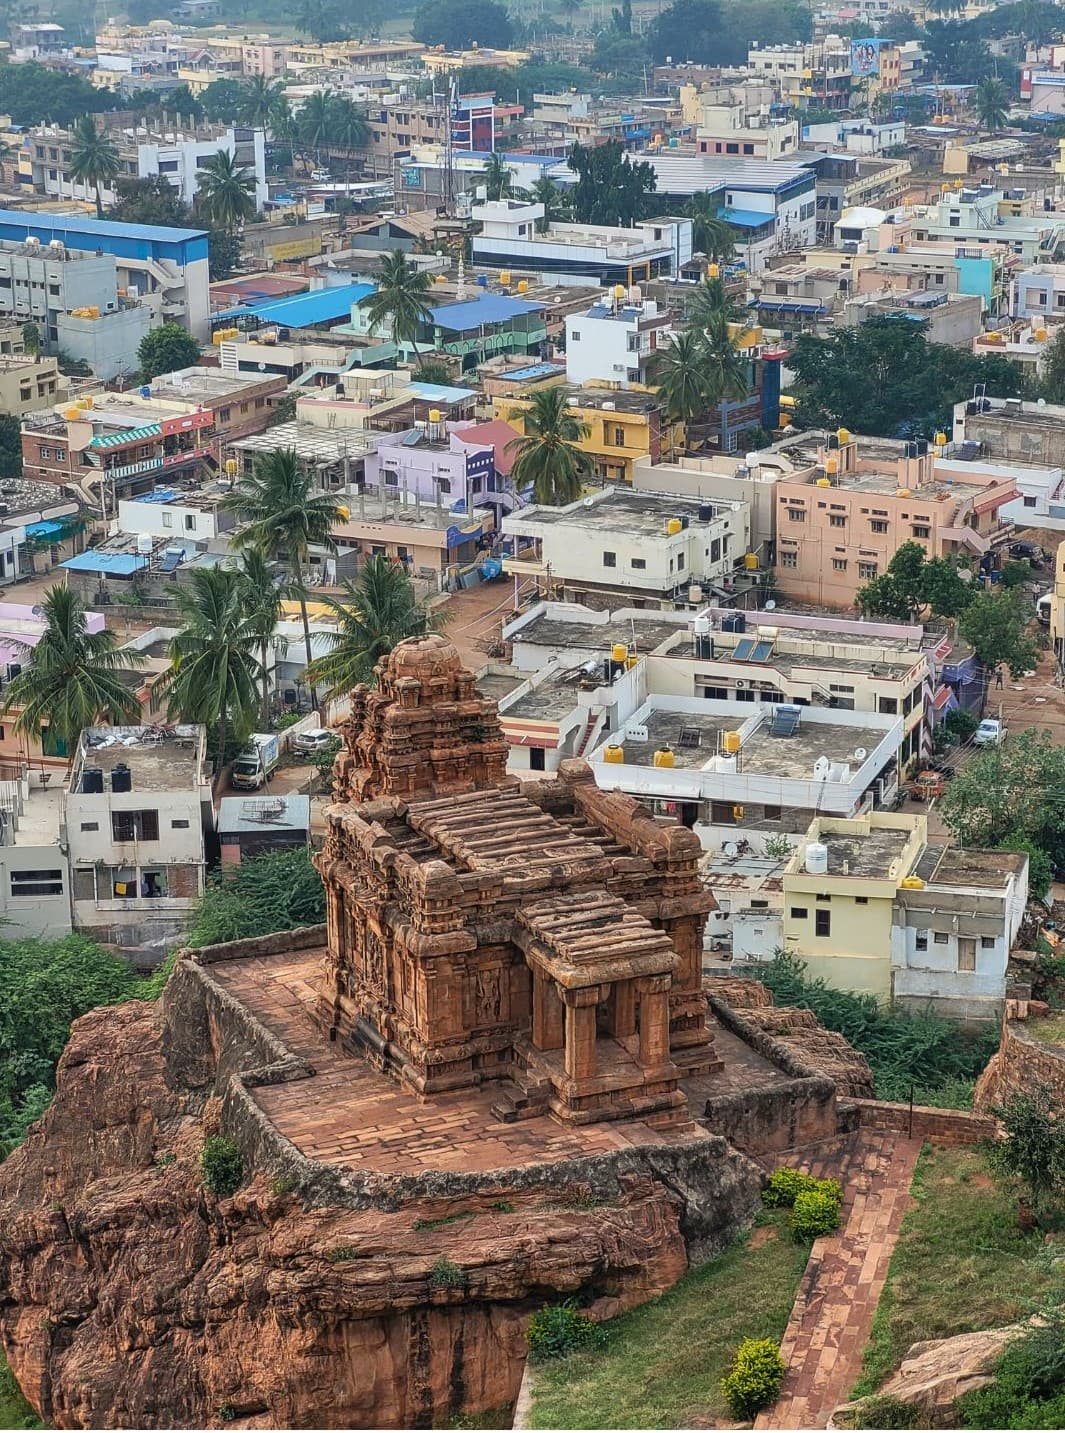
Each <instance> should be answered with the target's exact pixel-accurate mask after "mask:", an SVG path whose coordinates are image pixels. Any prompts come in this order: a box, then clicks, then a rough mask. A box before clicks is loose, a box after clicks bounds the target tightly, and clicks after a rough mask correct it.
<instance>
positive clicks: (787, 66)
mask: <svg viewBox="0 0 1065 1433" xmlns="http://www.w3.org/2000/svg"><path fill="white" fill-rule="evenodd" d="M747 74H748V75H750V76H752V77H753V78H755V79H759V80H765V81H768V82H769V83H770V84H771V85H772V86H773V88H774V91H775V92H776V94H777V95H778V96H779V98H780V99H781V101H783V102H784V103H785V104H789V105H791V106H792V107H793V108H794V109H796V110H802V109H806V108H808V107H813V108H817V109H833V110H843V109H846V108H847V106H848V105H849V103H850V97H851V83H852V67H851V51H850V42H849V41H848V40H844V39H842V38H841V37H840V36H839V35H829V36H828V37H827V38H826V39H824V40H816V41H806V42H803V41H798V42H796V43H794V44H786V45H758V44H756V45H753V46H752V47H751V49H750V50H749V51H748V52H747Z"/></svg>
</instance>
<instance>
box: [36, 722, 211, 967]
mask: <svg viewBox="0 0 1065 1433" xmlns="http://www.w3.org/2000/svg"><path fill="white" fill-rule="evenodd" d="M170 731H172V734H167V735H164V734H162V732H161V730H160V728H158V727H143V726H139V727H89V728H87V729H86V730H85V731H83V732H82V734H81V740H80V742H79V744H78V750H77V752H76V753H75V756H74V761H73V764H72V766H71V769H70V778H69V781H68V783H67V788H66V799H65V802H64V816H63V821H64V826H65V830H66V841H67V849H68V851H69V857H70V869H71V879H72V888H73V912H74V925H75V927H76V928H77V929H78V930H81V931H84V932H85V933H86V934H87V935H91V936H92V937H93V939H95V940H99V941H102V942H103V943H104V944H107V945H111V946H115V947H117V948H118V949H119V950H121V951H123V952H124V953H128V954H130V955H131V956H133V957H134V958H135V959H139V960H142V961H144V962H146V963H149V964H155V963H157V962H158V961H159V960H161V959H162V958H163V956H164V955H165V954H166V952H167V950H168V948H169V947H170V946H171V945H172V944H173V943H174V941H175V940H177V939H179V938H180V936H181V935H182V934H183V933H184V931H185V930H186V928H187V925H188V921H189V918H190V916H191V914H192V912H193V910H194V909H195V907H196V904H197V902H198V900H199V899H200V897H201V896H202V894H203V885H204V871H205V868H206V849H205V840H204V837H205V833H206V832H207V831H208V830H210V829H211V827H212V825H213V820H214V816H213V809H212V806H211V785H210V772H209V768H208V764H207V757H206V733H205V730H204V728H203V727H202V726H178V727H174V728H171V729H170Z"/></svg>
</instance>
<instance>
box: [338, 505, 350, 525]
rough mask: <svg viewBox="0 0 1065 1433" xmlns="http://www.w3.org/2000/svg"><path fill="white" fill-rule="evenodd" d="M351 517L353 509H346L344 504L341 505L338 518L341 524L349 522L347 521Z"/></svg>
mask: <svg viewBox="0 0 1065 1433" xmlns="http://www.w3.org/2000/svg"><path fill="white" fill-rule="evenodd" d="M350 516H351V509H350V508H346V507H345V506H344V504H343V503H340V504H339V506H338V507H337V517H339V518H340V521H341V522H347V520H348V518H349V517H350Z"/></svg>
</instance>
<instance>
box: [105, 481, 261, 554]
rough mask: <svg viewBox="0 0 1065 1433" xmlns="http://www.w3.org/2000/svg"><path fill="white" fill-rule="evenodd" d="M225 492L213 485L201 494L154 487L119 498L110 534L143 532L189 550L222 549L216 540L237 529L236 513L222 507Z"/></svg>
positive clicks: (226, 494) (226, 492)
mask: <svg viewBox="0 0 1065 1433" xmlns="http://www.w3.org/2000/svg"><path fill="white" fill-rule="evenodd" d="M229 492H230V489H229V487H228V486H224V485H223V484H221V483H217V484H215V485H214V486H213V487H212V488H209V489H207V490H205V491H202V492H181V491H177V490H175V489H174V488H156V489H155V490H154V491H153V492H150V493H143V494H142V495H141V496H140V497H136V498H125V499H122V500H121V501H120V502H119V504H118V516H117V517H116V518H115V521H114V524H113V532H112V535H117V534H119V533H125V534H127V535H128V536H131V537H136V536H137V534H138V533H146V534H147V535H148V536H150V537H153V538H156V539H157V540H159V541H167V542H171V543H175V544H182V543H183V544H185V545H187V546H188V547H190V548H201V549H203V548H206V549H208V550H212V549H215V550H218V549H220V548H224V547H225V546H226V545H227V544H226V543H224V542H222V543H219V539H221V538H223V537H224V535H225V534H226V533H231V532H232V531H233V530H234V528H235V527H236V526H237V517H236V514H235V513H233V512H230V511H229V510H228V509H227V508H226V507H225V499H226V497H227V496H228V495H229Z"/></svg>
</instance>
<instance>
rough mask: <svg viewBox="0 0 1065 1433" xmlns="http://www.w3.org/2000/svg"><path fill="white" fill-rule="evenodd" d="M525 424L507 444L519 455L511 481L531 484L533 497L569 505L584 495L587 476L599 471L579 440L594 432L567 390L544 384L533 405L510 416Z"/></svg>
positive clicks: (508, 450)
mask: <svg viewBox="0 0 1065 1433" xmlns="http://www.w3.org/2000/svg"><path fill="white" fill-rule="evenodd" d="M508 418H509V421H511V422H513V421H514V420H515V419H517V420H519V421H522V422H523V423H524V429H525V431H524V434H523V436H522V437H520V438H514V439H512V440H511V442H509V443H508V444H507V452H508V453H509V452H510V451H511V450H513V451H514V452H516V453H517V457H516V458H515V459H514V464H513V467H512V468H511V479H512V481H513V482H514V484H515V485H516V486H517V487H525V486H526V485H529V484H531V486H532V493H533V501H534V502H537V503H544V504H546V505H547V506H550V507H564V506H565V505H566V503H572V502H576V501H577V499H578V498H579V497H580V495H581V485H582V479H584V478H586V477H590V476H591V475H592V472H593V467H592V460H591V458H590V457H589V456H588V454H587V453H585V452H583V451H582V450H581V449H580V448H579V447H578V446H577V444H578V443H580V442H581V441H582V440H583V439H585V438H587V437H589V436H590V434H591V429H590V428H589V426H588V424H587V423H582V422H581V420H580V419H579V418H578V417H577V416H576V414H575V413H574V412H573V410H572V409H571V408H570V406H569V398H568V396H567V394H566V391H565V389H564V388H560V387H555V388H541V389H540V390H539V391H538V392H535V393H533V395H532V397H531V398H530V400H529V407H528V408H527V409H526V410H525V411H524V412H521V411H520V410H519V411H516V412H513V413H511V414H509V415H508Z"/></svg>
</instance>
